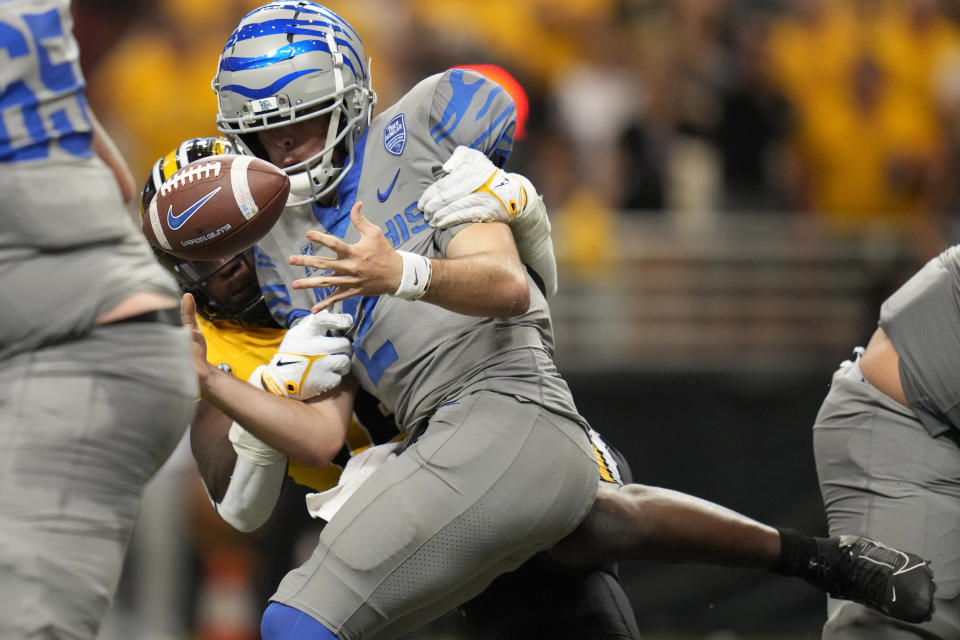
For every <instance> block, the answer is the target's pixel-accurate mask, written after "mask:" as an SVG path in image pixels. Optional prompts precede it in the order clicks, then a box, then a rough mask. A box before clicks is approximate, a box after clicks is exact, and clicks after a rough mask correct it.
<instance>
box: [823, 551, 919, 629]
mask: <svg viewBox="0 0 960 640" xmlns="http://www.w3.org/2000/svg"><path fill="white" fill-rule="evenodd" d="M829 540H830V542H831V543H832V544H830V545H827V546H826V549H821V551H825V552H826V553H821V555H820V556H819V557H818V558H817V559H816V560H811V561H810V563H811V566H810V569H812V571H811V574H812V575H811V577H809V578H808V580H809V581H810V582H811V583H813V584H814V585H816V586H818V587H820V588H821V589H823V590H824V591H826V592H827V593H829V594H830V595H831V596H833V597H834V598H841V599H843V600H853V601H854V602H859V603H860V604H863V605H866V606H868V607H870V608H871V609H876V610H877V611H880V612H882V613H885V614H887V615H888V616H891V617H894V618H897V619H899V620H904V621H906V622H926V621H927V620H929V619H930V618H931V617H932V616H933V592H934V590H935V589H936V585H935V584H934V582H933V571H932V570H931V569H930V563H929V562H928V561H927V560H924V559H923V558H921V557H920V556H917V555H914V554H912V553H907V552H905V551H900V550H899V549H894V548H893V547H888V546H886V545H885V544H881V543H879V542H876V541H874V540H870V539H869V538H860V537H857V536H839V537H835V538H830V539H829ZM814 565H815V566H814Z"/></svg>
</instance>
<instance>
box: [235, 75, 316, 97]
mask: <svg viewBox="0 0 960 640" xmlns="http://www.w3.org/2000/svg"><path fill="white" fill-rule="evenodd" d="M317 71H322V69H303V70H301V71H294V72H293V73H288V74H287V75H285V76H283V77H280V78H277V80H276V81H275V82H272V83H270V84H268V85H267V86H265V87H264V88H262V89H250V88H249V87H245V86H243V85H240V84H228V85H227V86H225V87H220V91H232V92H234V93H237V94H240V95H241V96H243V97H244V98H250V99H251V100H259V99H260V98H269V97H270V96H274V95H276V94H277V91H279V90H280V89H283V88H284V87H285V86H287V85H288V84H290V83H291V82H293V81H294V80H296V79H297V78H299V77H300V76H305V75H307V74H308V73H316V72H317Z"/></svg>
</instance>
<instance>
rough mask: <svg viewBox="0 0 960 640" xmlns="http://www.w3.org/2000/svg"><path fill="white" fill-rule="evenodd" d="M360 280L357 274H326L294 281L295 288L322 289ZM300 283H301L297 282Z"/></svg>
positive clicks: (352, 283) (355, 282) (350, 283)
mask: <svg viewBox="0 0 960 640" xmlns="http://www.w3.org/2000/svg"><path fill="white" fill-rule="evenodd" d="M358 282H359V280H358V279H357V277H356V276H336V275H333V274H324V275H322V276H311V277H309V278H300V279H299V280H294V281H293V288H294V289H322V288H324V287H342V286H343V285H355V284H357V283H358ZM297 283H300V284H297Z"/></svg>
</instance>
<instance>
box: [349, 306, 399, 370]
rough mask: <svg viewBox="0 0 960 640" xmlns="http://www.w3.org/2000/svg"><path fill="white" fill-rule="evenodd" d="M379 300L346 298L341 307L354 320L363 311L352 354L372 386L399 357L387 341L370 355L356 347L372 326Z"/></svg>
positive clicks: (354, 338)
mask: <svg viewBox="0 0 960 640" xmlns="http://www.w3.org/2000/svg"><path fill="white" fill-rule="evenodd" d="M379 300H380V296H372V297H371V296H363V297H354V298H347V299H346V300H344V301H343V307H342V311H343V313H349V314H350V315H352V316H353V317H354V318H356V317H357V312H358V311H360V310H361V309H362V310H363V320H361V321H360V326H359V327H358V328H357V333H356V335H355V336H354V337H353V345H354V346H353V353H354V354H355V355H356V356H357V360H359V361H360V363H361V364H363V368H364V369H366V370H367V375H368V376H370V382H372V383H373V384H374V386H376V385H378V384H380V378H381V377H383V372H384V371H386V370H387V367H389V366H390V365H391V364H393V363H394V362H396V361H397V359H398V357H399V356H397V350H396V349H395V348H394V347H393V343H392V342H390V341H389V340H387V341H386V342H384V343H383V344H382V345H381V346H380V348H379V349H377V350H376V351H374V352H373V353H372V354H371V353H367V352H366V351H364V350H363V349H361V348H360V347H358V346H357V343H359V342H360V341H361V340H362V339H363V337H364V336H365V335H367V332H368V331H370V327H371V326H372V325H373V309H374V307H376V306H377V302H379Z"/></svg>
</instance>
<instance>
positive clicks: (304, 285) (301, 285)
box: [290, 276, 330, 289]
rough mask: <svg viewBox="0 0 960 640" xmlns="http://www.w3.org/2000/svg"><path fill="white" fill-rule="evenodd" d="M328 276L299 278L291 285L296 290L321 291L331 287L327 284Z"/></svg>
mask: <svg viewBox="0 0 960 640" xmlns="http://www.w3.org/2000/svg"><path fill="white" fill-rule="evenodd" d="M327 277H328V276H310V277H309V278H298V279H296V280H294V281H293V282H291V283H290V284H291V285H292V286H293V288H294V289H321V288H323V287H328V286H330V285H329V284H327Z"/></svg>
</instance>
